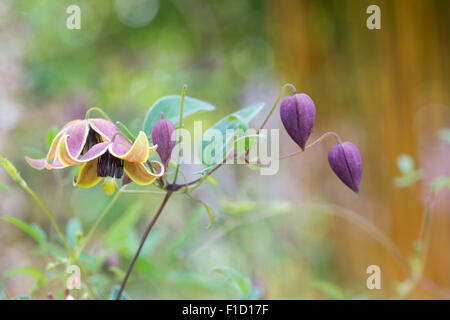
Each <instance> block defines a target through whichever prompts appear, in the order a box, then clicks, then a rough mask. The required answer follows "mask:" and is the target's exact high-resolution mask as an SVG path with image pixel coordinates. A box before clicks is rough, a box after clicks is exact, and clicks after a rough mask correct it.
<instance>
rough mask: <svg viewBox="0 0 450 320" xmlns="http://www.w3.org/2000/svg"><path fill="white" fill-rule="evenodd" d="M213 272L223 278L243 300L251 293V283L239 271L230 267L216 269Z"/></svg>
mask: <svg viewBox="0 0 450 320" xmlns="http://www.w3.org/2000/svg"><path fill="white" fill-rule="evenodd" d="M213 271H214V272H217V273H219V274H221V275H223V276H225V277H226V278H227V279H228V281H230V283H231V285H232V286H233V287H234V288H235V289H236V290H238V291H239V292H240V293H241V295H242V297H243V298H247V297H248V296H249V294H250V293H251V291H252V282H251V281H250V279H249V278H248V277H246V276H243V275H242V274H241V273H240V272H239V271H237V270H235V269H233V268H230V267H216V268H214V269H213Z"/></svg>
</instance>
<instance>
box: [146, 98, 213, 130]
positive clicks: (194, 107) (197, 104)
mask: <svg viewBox="0 0 450 320" xmlns="http://www.w3.org/2000/svg"><path fill="white" fill-rule="evenodd" d="M180 103H181V96H180V95H172V96H166V97H162V98H161V99H159V100H157V101H156V102H155V103H154V104H153V106H151V107H150V109H149V111H148V112H147V115H146V116H145V119H144V125H143V130H144V132H145V133H146V134H147V136H148V137H149V139H151V133H152V128H153V125H154V124H155V122H156V121H158V120H160V119H161V112H164V119H166V120H170V121H172V122H173V123H174V124H175V125H176V124H178V123H179V121H180ZM215 109H216V107H215V106H213V105H212V104H210V103H209V102H206V101H202V100H199V99H195V98H191V97H187V96H185V97H184V104H183V118H187V117H188V116H190V115H192V114H194V113H197V112H199V111H202V110H204V111H212V110H215Z"/></svg>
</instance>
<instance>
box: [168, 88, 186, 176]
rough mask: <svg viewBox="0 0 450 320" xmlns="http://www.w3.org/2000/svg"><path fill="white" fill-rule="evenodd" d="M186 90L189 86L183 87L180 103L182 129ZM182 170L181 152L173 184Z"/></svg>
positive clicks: (181, 125)
mask: <svg viewBox="0 0 450 320" xmlns="http://www.w3.org/2000/svg"><path fill="white" fill-rule="evenodd" d="M186 89H187V85H186V84H185V85H184V86H183V89H181V101H180V123H179V125H180V128H182V127H183V107H184V96H185V95H186ZM180 142H181V137H180V139H179V140H178V143H180ZM179 170H180V152H178V157H177V167H176V168H175V175H174V177H173V182H172V184H174V183H176V182H177V177H178V171H179Z"/></svg>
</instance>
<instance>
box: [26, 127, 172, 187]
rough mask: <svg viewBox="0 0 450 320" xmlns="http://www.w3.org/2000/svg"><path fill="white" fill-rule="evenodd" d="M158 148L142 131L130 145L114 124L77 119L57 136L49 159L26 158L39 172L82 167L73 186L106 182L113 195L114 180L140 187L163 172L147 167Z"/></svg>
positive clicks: (104, 185)
mask: <svg viewBox="0 0 450 320" xmlns="http://www.w3.org/2000/svg"><path fill="white" fill-rule="evenodd" d="M156 149H157V145H155V146H152V147H150V146H149V144H148V139H147V136H146V134H145V133H144V132H143V131H141V132H140V133H139V135H138V137H137V138H136V141H134V143H133V144H131V143H130V142H129V141H128V140H127V139H126V138H124V137H123V136H122V135H121V132H120V130H119V129H118V128H117V127H116V125H115V124H113V123H112V122H111V121H108V120H104V119H87V120H74V121H71V122H69V123H68V124H66V125H65V126H64V127H63V129H62V130H61V131H60V132H59V133H58V134H57V135H56V137H55V138H54V140H53V141H52V144H51V146H50V150H49V152H48V154H47V157H46V158H43V159H32V158H29V157H26V160H27V162H28V163H29V164H30V165H31V166H33V167H34V168H37V169H43V168H47V169H49V170H51V169H62V168H66V167H69V166H74V165H80V171H79V174H78V177H75V178H74V185H76V186H80V187H83V188H89V187H92V186H94V185H96V184H97V183H98V182H100V181H101V180H102V179H103V187H104V188H105V191H106V193H107V194H108V195H111V194H113V193H114V190H115V189H116V188H117V187H118V185H117V182H116V180H115V179H120V178H122V177H124V179H125V178H130V179H131V180H132V181H134V182H136V183H137V184H141V185H146V184H150V183H152V182H153V181H154V180H155V179H156V178H158V177H160V176H161V175H162V174H163V173H164V167H163V165H162V164H161V163H159V162H157V161H151V164H152V167H154V168H155V169H156V173H153V172H152V171H150V170H148V168H147V167H146V165H145V163H146V162H147V160H148V156H149V154H151V153H152V152H153V151H155V150H156ZM125 174H126V175H125Z"/></svg>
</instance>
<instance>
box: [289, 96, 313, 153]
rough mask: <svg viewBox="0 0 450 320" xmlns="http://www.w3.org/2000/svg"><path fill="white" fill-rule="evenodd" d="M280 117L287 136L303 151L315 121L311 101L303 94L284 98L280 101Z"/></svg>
mask: <svg viewBox="0 0 450 320" xmlns="http://www.w3.org/2000/svg"><path fill="white" fill-rule="evenodd" d="M280 116H281V121H282V122H283V125H284V127H285V128H286V131H287V133H288V134H289V136H290V137H291V138H292V140H294V141H295V143H297V144H298V145H299V146H300V148H302V150H305V145H306V141H307V140H308V138H309V136H310V135H311V131H312V129H313V126H314V121H315V119H316V107H315V106H314V102H313V101H312V99H311V98H310V97H309V96H308V95H307V94H305V93H297V94H294V95H291V96H287V97H285V98H284V99H283V101H281V106H280Z"/></svg>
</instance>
